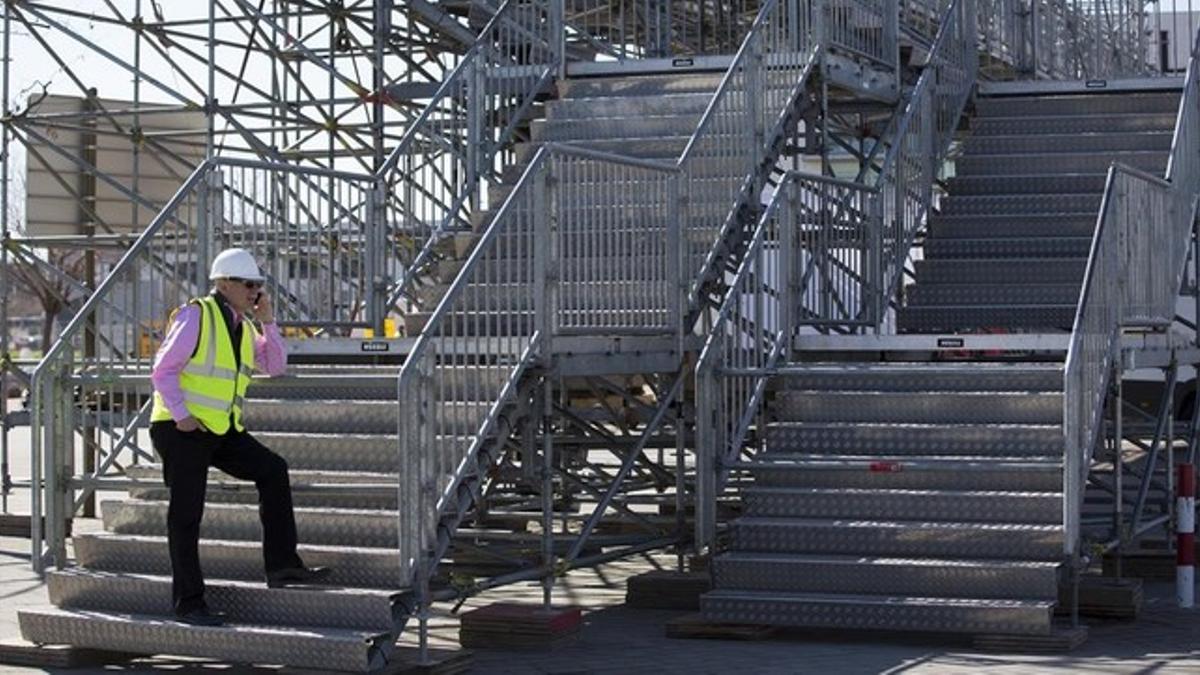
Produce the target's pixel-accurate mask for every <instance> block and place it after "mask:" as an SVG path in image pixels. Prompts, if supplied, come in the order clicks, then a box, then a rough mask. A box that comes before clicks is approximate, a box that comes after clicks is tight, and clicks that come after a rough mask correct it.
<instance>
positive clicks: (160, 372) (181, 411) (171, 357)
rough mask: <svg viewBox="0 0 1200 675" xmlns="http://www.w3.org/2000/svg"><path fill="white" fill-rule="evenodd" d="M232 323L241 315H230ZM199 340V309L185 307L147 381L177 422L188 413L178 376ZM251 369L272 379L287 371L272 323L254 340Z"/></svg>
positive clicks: (282, 347) (284, 349)
mask: <svg viewBox="0 0 1200 675" xmlns="http://www.w3.org/2000/svg"><path fill="white" fill-rule="evenodd" d="M233 320H234V322H235V324H236V323H237V322H240V321H241V320H242V317H241V315H239V314H238V313H237V312H234V313H233ZM199 339H200V308H199V307H197V306H196V305H193V304H190V303H189V304H187V305H184V306H183V307H182V308H180V310H179V312H178V313H176V314H175V320H174V321H173V322H171V327H170V328H169V329H168V330H167V337H166V339H164V340H163V343H162V345H161V346H160V347H159V348H158V353H157V354H155V355H154V370H153V371H151V373H150V382H151V383H153V384H154V390H155V391H157V392H158V393H159V394H161V395H162V397H163V402H164V403H166V405H167V410H170V411H171V417H173V418H175V421H176V422H178V421H179V420H181V419H184V418H185V417H187V416H188V415H190V414H191V413H189V412H188V409H187V406H186V405H184V403H183V389H181V388H180V387H179V375H180V373H182V372H183V369H184V367H185V366H187V363H188V361H190V360H191V359H192V352H193V351H195V349H196V342H197V340H199ZM254 367H255V369H256V370H258V371H259V372H260V373H266V374H267V375H270V376H271V377H276V376H278V375H283V374H284V372H286V371H287V346H286V345H284V343H283V336H282V335H280V334H279V327H278V326H276V325H275V324H273V323H268V324H264V325H263V332H262V334H261V335H259V336H258V337H257V339H255V341H254Z"/></svg>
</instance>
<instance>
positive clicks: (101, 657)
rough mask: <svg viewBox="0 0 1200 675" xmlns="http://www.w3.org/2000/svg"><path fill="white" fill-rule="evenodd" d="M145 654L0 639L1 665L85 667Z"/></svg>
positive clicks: (121, 660) (107, 663)
mask: <svg viewBox="0 0 1200 675" xmlns="http://www.w3.org/2000/svg"><path fill="white" fill-rule="evenodd" d="M141 656H144V654H130V653H128V652H111V651H107V650H103V649H85V648H82V647H72V646H71V645H36V644H33V643H32V642H26V641H24V640H20V639H9V640H0V664H4V665H9V666H31V667H34V668H86V667H95V666H103V665H109V664H114V663H124V662H126V661H129V660H130V659H134V658H138V657H141Z"/></svg>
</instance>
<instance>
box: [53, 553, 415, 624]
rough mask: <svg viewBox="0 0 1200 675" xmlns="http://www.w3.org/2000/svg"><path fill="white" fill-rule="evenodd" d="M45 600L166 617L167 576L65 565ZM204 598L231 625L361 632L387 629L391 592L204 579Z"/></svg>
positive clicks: (168, 611) (63, 605)
mask: <svg viewBox="0 0 1200 675" xmlns="http://www.w3.org/2000/svg"><path fill="white" fill-rule="evenodd" d="M46 585H47V588H48V590H49V593H50V602H52V603H53V604H54V605H55V606H57V607H59V608H60V609H77V610H91V611H100V612H117V613H124V614H149V615H159V616H171V613H172V605H171V577H170V576H169V575H150V574H131V573H113V572H100V571H92V570H85V569H78V568H75V569H67V570H61V571H55V572H50V573H49V574H47V575H46ZM204 586H205V592H204V597H205V600H206V602H207V603H208V605H209V606H210V607H211V608H212V609H214V610H217V611H222V612H225V613H226V614H227V615H228V620H229V621H230V622H232V623H249V624H267V625H274V626H326V627H331V628H349V629H354V630H362V631H388V630H391V628H392V605H393V603H394V598H395V594H394V593H392V592H388V591H374V590H368V589H361V588H336V587H333V586H322V587H320V588H311V589H296V588H267V586H266V584H265V583H263V582H262V581H259V582H256V583H254V582H247V581H228V580H223V579H217V578H213V577H211V576H210V577H209V578H208V579H206V580H205V584H204Z"/></svg>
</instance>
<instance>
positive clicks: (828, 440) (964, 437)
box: [765, 375, 1063, 457]
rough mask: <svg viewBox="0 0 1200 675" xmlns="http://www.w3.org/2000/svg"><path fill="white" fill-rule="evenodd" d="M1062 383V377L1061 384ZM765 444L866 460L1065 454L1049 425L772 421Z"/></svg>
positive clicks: (1058, 431)
mask: <svg viewBox="0 0 1200 675" xmlns="http://www.w3.org/2000/svg"><path fill="white" fill-rule="evenodd" d="M1061 384H1062V380H1061V375H1060V376H1059V385H1060V386H1061ZM1032 390H1033V391H1038V390H1040V389H1032ZM947 391H952V390H950V389H947ZM765 440H766V452H767V455H768V456H769V455H772V454H775V453H789V452H790V453H797V452H803V453H809V454H815V453H828V454H830V455H855V454H862V455H867V456H905V455H916V456H931V455H934V456H936V455H945V456H952V457H964V456H972V455H977V456H980V457H989V456H991V457H994V456H1009V457H1059V456H1061V455H1062V450H1063V445H1062V444H1063V440H1062V427H1061V426H1059V425H1049V424H1048V425H1044V426H1033V425H1000V424H993V425H981V424H862V423H860V422H852V423H847V424H807V423H804V422H772V423H770V424H768V425H767V428H766V433H765Z"/></svg>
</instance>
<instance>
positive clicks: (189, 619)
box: [175, 607, 225, 626]
mask: <svg viewBox="0 0 1200 675" xmlns="http://www.w3.org/2000/svg"><path fill="white" fill-rule="evenodd" d="M175 620H176V621H178V622H179V623H186V624H190V625H193V626H221V625H224V624H225V612H214V611H212V610H210V609H209V608H207V607H201V608H199V609H193V610H191V611H190V612H183V613H181V614H176V615H175Z"/></svg>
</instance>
